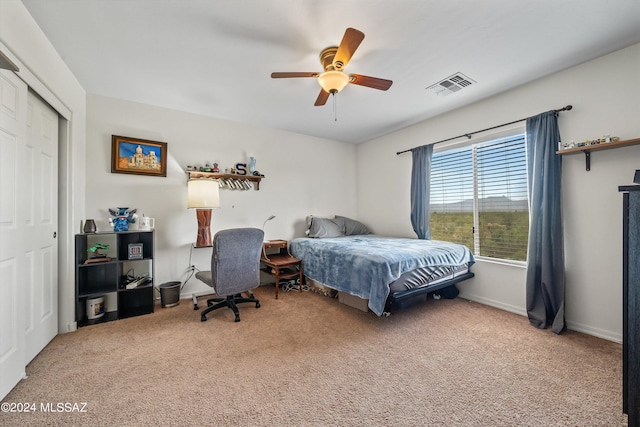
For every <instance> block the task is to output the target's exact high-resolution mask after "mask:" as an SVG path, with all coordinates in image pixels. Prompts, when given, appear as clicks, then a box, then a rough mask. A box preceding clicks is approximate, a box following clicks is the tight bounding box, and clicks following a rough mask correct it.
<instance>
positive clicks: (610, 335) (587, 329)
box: [460, 293, 622, 344]
mask: <svg viewBox="0 0 640 427" xmlns="http://www.w3.org/2000/svg"><path fill="white" fill-rule="evenodd" d="M460 298H464V299H467V300H469V301H474V302H477V303H480V304H484V305H488V306H490V307H495V308H498V309H500V310H504V311H508V312H510V313H515V314H519V315H520V316H524V317H527V310H526V308H522V307H516V306H513V305H510V304H505V303H502V302H500V301H495V300H492V299H489V298H484V297H481V296H478V295H473V294H468V293H464V294H462V293H461V294H460ZM566 322H567V329H570V330H572V331H576V332H580V333H583V334H587V335H592V336H594V337H598V338H602V339H605V340H607V341H613V342H616V343H619V344H621V343H622V335H621V334H618V333H615V332H611V331H606V330H604V329H599V328H594V327H592V326H589V325H585V324H583V323H578V322H572V321H570V320H566Z"/></svg>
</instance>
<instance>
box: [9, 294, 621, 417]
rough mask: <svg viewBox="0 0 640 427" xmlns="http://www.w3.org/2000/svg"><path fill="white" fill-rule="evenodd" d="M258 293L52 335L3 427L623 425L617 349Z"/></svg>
mask: <svg viewBox="0 0 640 427" xmlns="http://www.w3.org/2000/svg"><path fill="white" fill-rule="evenodd" d="M255 295H256V297H258V298H260V302H261V308H259V309H256V308H255V306H254V305H253V304H245V305H243V306H241V308H240V316H241V319H242V320H241V321H240V322H238V323H234V322H233V314H232V313H231V311H230V310H227V309H225V310H217V311H215V312H213V313H212V314H211V315H210V316H209V320H208V321H207V322H200V315H199V312H197V311H194V310H193V306H192V305H191V304H190V301H189V300H182V301H181V303H180V305H178V306H176V307H172V308H159V307H157V308H156V310H155V312H154V313H153V314H150V315H146V316H140V317H135V318H130V319H123V320H118V321H114V322H109V323H103V324H98V325H93V326H87V327H84V328H80V329H79V330H77V331H75V332H72V333H68V334H63V335H59V336H57V337H56V338H54V339H53V341H52V342H51V343H50V344H49V345H48V346H47V347H46V348H45V349H44V350H43V351H42V352H41V353H40V354H39V355H38V356H37V357H36V358H35V359H34V360H33V361H32V362H31V363H30V364H29V365H28V366H27V375H28V378H27V379H26V380H23V381H21V382H20V383H19V384H18V385H17V386H16V387H15V388H14V389H13V390H12V391H11V392H10V393H9V395H8V396H7V397H6V398H5V399H4V400H3V402H10V403H18V402H20V403H23V404H24V403H28V404H30V405H31V404H33V406H32V407H31V408H33V409H35V411H33V412H30V413H11V412H9V413H4V412H3V413H0V425H2V426H58V425H65V426H90V425H91V426H94V425H117V426H147V425H150V426H151V425H153V426H155V425H167V426H191V425H216V426H222V425H224V426H421V425H429V426H470V425H473V426H625V425H627V420H626V416H625V415H624V414H623V413H622V346H621V345H620V344H616V343H613V342H610V341H606V340H602V339H599V338H595V337H592V336H588V335H584V334H581V333H577V332H573V331H567V332H566V333H563V334H561V335H555V334H553V333H552V332H551V331H550V330H538V329H535V328H533V327H531V326H530V325H529V323H528V321H527V319H526V318H524V317H522V316H518V315H515V314H512V313H508V312H505V311H501V310H498V309H494V308H491V307H487V306H484V305H482V304H478V303H474V302H469V301H466V300H463V299H460V298H457V299H454V300H444V299H442V300H429V301H427V302H426V303H423V304H420V305H418V306H414V307H411V308H408V309H406V310H403V311H401V312H398V313H395V314H393V315H391V316H390V317H386V318H385V317H380V318H379V317H377V316H375V315H374V314H373V313H371V312H369V313H364V312H362V311H359V310H356V309H354V308H352V307H348V306H345V305H343V304H340V303H338V301H337V300H336V299H332V298H328V297H324V296H321V295H318V294H315V293H313V292H303V293H299V292H288V293H281V294H280V297H279V299H278V300H276V299H275V298H274V289H273V287H269V286H263V287H261V288H259V289H256V290H255ZM205 300H206V297H202V298H200V300H199V301H200V307H201V308H202V307H203V306H205V305H206V303H205ZM60 404H62V405H60ZM65 404H68V405H65Z"/></svg>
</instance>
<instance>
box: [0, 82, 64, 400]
mask: <svg viewBox="0 0 640 427" xmlns="http://www.w3.org/2000/svg"><path fill="white" fill-rule="evenodd" d="M57 224H58V115H57V113H56V112H55V111H54V110H53V109H52V108H51V107H50V106H49V105H48V104H46V103H45V102H44V101H42V100H41V99H40V98H39V97H38V96H37V95H35V94H33V93H31V92H29V91H28V88H27V86H26V84H25V83H24V82H23V81H22V80H20V79H19V78H18V77H17V76H16V75H15V74H13V73H12V72H9V71H0V399H2V398H4V397H5V396H6V395H7V393H9V391H11V389H12V388H13V387H14V386H15V385H16V384H17V383H18V381H20V379H21V378H23V377H24V375H25V367H26V365H27V364H28V363H29V362H30V361H31V360H32V359H33V358H34V357H35V356H36V355H37V354H38V353H39V352H40V351H41V350H42V349H43V348H44V347H45V346H46V345H47V344H48V343H49V342H50V341H51V340H52V339H53V337H55V336H56V334H57V333H58V245H57V242H58V239H57Z"/></svg>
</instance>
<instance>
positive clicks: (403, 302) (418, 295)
mask: <svg viewBox="0 0 640 427" xmlns="http://www.w3.org/2000/svg"><path fill="white" fill-rule="evenodd" d="M474 276H475V274H473V273H472V272H470V271H469V272H467V273H464V274H461V275H459V276H457V277H454V278H453V279H450V280H446V281H444V282H441V283H438V284H437V285H433V286H423V287H420V288H412V289H407V290H405V291H400V292H391V293H390V294H389V296H388V297H387V302H386V304H385V306H384V311H385V312H386V313H391V312H393V311H398V310H402V309H405V308H407V307H410V306H412V305H414V304H417V303H420V302H423V301H426V300H427V298H428V296H429V294H431V293H433V292H436V291H439V290H441V292H440V295H441V296H442V297H444V298H447V299H452V298H455V297H457V296H458V293H459V291H458V288H457V287H456V283H459V282H462V281H464V280H467V279H471V278H472V277H474Z"/></svg>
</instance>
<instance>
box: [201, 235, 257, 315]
mask: <svg viewBox="0 0 640 427" xmlns="http://www.w3.org/2000/svg"><path fill="white" fill-rule="evenodd" d="M263 239H264V232H263V231H262V230H260V229H259V228H233V229H229V230H222V231H218V232H217V233H216V234H215V236H213V253H212V255H211V271H199V272H198V273H196V278H197V279H199V280H201V281H203V282H204V283H206V284H207V285H209V286H211V287H212V288H213V290H214V291H215V292H216V294H217V295H219V296H220V297H219V298H218V297H216V298H210V299H208V300H207V308H205V309H204V310H202V314H201V316H200V320H201V321H203V322H205V321H206V320H207V314H208V313H210V312H211V311H213V310H217V309H218V308H221V307H229V308H230V309H231V310H233V312H234V313H235V315H236V318H235V321H236V322H239V321H240V313H239V312H238V307H237V306H236V304H238V303H242V302H253V303H255V304H256V308H259V307H260V301H258V300H257V299H255V298H253V294H251V295H250V297H249V298H245V297H243V296H242V292H249V291H250V290H252V289H255V288H257V287H258V286H260V254H261V253H262V241H263ZM214 303H217V304H214Z"/></svg>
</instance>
